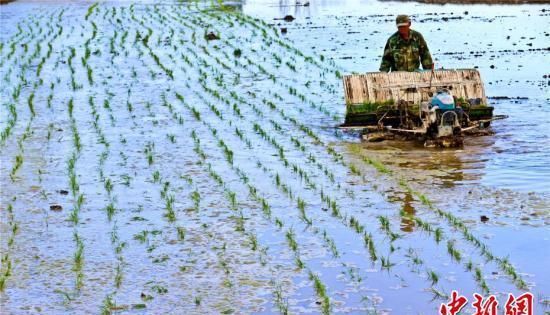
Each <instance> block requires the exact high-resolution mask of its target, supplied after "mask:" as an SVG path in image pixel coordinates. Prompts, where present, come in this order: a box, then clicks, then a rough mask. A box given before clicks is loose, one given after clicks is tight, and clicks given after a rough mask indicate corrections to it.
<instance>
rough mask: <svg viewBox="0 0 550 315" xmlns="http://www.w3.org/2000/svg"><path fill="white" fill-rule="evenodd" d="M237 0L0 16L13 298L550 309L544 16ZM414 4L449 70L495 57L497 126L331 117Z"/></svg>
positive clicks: (258, 308) (21, 4) (7, 284)
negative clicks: (383, 131) (373, 136)
mask: <svg viewBox="0 0 550 315" xmlns="http://www.w3.org/2000/svg"><path fill="white" fill-rule="evenodd" d="M231 7H232V8H233V9H223V10H222V9H220V8H219V7H215V8H212V7H211V6H210V4H209V3H208V4H201V3H179V2H163V3H160V4H159V3H157V4H155V3H143V2H136V3H133V2H102V3H99V4H93V3H91V2H84V1H83V2H75V3H72V2H71V3H63V2H48V3H39V2H26V1H16V2H14V3H10V4H8V5H5V6H2V7H0V16H1V19H2V27H1V31H0V38H1V46H0V57H1V59H0V69H1V73H0V75H1V78H0V80H1V81H2V84H1V85H0V93H1V94H0V95H1V104H0V129H1V139H0V140H1V142H0V150H1V165H0V176H1V193H0V196H1V202H0V211H1V212H0V213H1V215H2V216H1V220H0V251H1V256H2V257H1V258H2V259H1V268H0V290H1V300H0V308H1V311H2V313H7V314H27V313H44V314H61V313H78V314H80V313H82V314H88V313H103V314H110V313H113V314H134V313H136V314H145V313H151V314H162V313H170V314H220V313H222V314H232V313H235V314H252V313H254V314H257V313H259V314H272V313H283V314H287V313H291V314H298V313H311V314H317V313H324V314H330V313H349V314H365V313H367V314H368V313H371V314H435V313H437V311H438V310H439V306H440V304H441V303H446V302H447V301H448V300H449V297H450V295H451V291H452V290H457V291H458V292H459V293H460V294H461V295H464V296H466V297H468V298H469V299H470V301H473V297H472V295H473V294H474V293H476V292H477V293H480V294H482V295H484V296H488V295H490V294H493V295H495V296H496V298H497V299H498V301H499V302H500V304H499V310H502V309H503V306H504V304H505V302H506V299H507V297H508V293H512V294H514V295H515V296H517V295H520V294H522V293H524V292H532V293H533V295H534V303H535V310H536V312H535V313H536V314H544V312H545V311H548V310H549V304H550V297H549V296H548V292H549V289H550V281H549V280H550V277H549V274H548V271H547V269H548V268H547V266H548V265H549V264H550V257H549V255H548V252H549V250H550V244H549V242H550V240H549V238H548V229H549V228H548V225H549V223H550V216H549V214H550V213H549V209H550V199H549V197H550V184H549V183H550V182H549V181H548V178H549V177H550V164H549V163H548V161H549V160H550V159H549V152H550V151H549V150H548V147H549V145H550V140H549V136H548V132H547V130H548V121H549V119H550V109H549V98H550V95H549V80H550V79H549V75H550V73H549V72H548V67H547V66H546V65H547V64H548V58H549V47H548V46H549V37H548V36H549V31H548V27H547V26H548V21H549V14H550V12H549V11H548V7H545V6H543V5H518V6H504V5H495V6H487V5H467V6H466V5H464V6H461V5H452V6H451V5H446V6H440V5H426V4H418V3H401V2H399V3H398V2H395V3H393V2H371V1H338V2H336V1H334V2H332V1H329V2H311V3H310V4H309V5H308V6H296V5H295V4H294V3H285V2H264V1H252V2H247V3H244V4H238V5H232V6H231ZM400 13H408V14H410V15H411V16H412V17H413V26H412V27H413V29H416V30H418V31H420V32H422V33H423V34H424V37H425V38H426V40H427V42H428V45H429V46H430V49H431V51H432V54H433V56H434V58H435V60H436V65H437V67H445V68H470V67H477V68H478V69H479V70H480V72H481V75H482V78H483V79H484V82H485V86H486V93H487V95H488V96H489V97H492V98H491V99H490V102H491V104H492V105H494V106H495V111H496V113H497V114H506V115H509V118H508V119H506V120H501V121H496V122H494V123H493V126H492V130H493V131H494V135H491V136H482V137H472V138H467V139H466V141H465V145H464V148H461V149H453V150H435V149H425V148H423V147H421V146H418V145H415V144H413V143H404V142H403V143H400V142H383V143H376V144H372V143H369V144H366V143H362V142H361V141H360V140H359V137H358V136H357V135H355V134H350V133H344V132H342V131H341V130H339V129H337V128H336V126H337V125H338V124H340V123H342V122H343V119H344V115H345V105H344V101H343V91H342V83H341V76H342V75H343V74H346V73H351V72H367V71H376V70H377V69H378V66H379V60H380V55H381V53H382V48H383V45H384V44H385V40H386V39H387V37H388V36H389V35H391V33H393V32H394V17H395V15H396V14H400ZM289 14H290V15H293V16H294V17H295V18H296V19H295V20H294V21H292V22H284V21H283V20H280V18H283V17H284V16H285V15H289ZM545 25H546V26H545ZM281 28H286V33H285V34H282V32H281ZM545 66H546V67H545ZM466 312H468V313H473V309H472V308H471V306H468V307H467V308H466Z"/></svg>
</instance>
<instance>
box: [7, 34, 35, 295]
mask: <svg viewBox="0 0 550 315" xmlns="http://www.w3.org/2000/svg"><path fill="white" fill-rule="evenodd" d="M36 47H37V49H36V50H35V52H34V53H33V54H32V55H31V57H30V58H29V59H28V61H27V63H26V64H24V65H23V67H22V70H21V73H22V75H23V73H24V72H25V71H26V69H27V67H28V66H27V65H28V64H30V62H31V61H32V60H33V59H36V58H37V57H38V56H39V53H40V45H39V44H37V45H36ZM25 81H26V80H25V79H22V82H25ZM37 87H38V84H36V83H35V84H34V85H33V88H34V90H36V88H37ZM34 90H33V91H32V92H31V93H30V95H29V98H28V101H27V103H28V106H29V111H30V113H31V117H30V120H29V122H28V124H27V127H26V129H25V131H24V133H23V134H22V135H21V137H20V138H19V139H18V141H17V143H18V147H19V153H18V154H17V155H16V157H15V163H14V165H13V167H12V170H11V172H10V178H11V180H12V181H14V180H15V174H16V173H17V171H18V170H19V169H20V168H21V166H22V164H23V142H24V141H25V140H26V139H27V138H28V137H30V136H31V135H32V133H33V131H32V129H31V124H32V122H33V120H34V117H35V115H36V113H35V110H34V93H35V92H34ZM20 91H21V84H20V85H19V87H18V88H16V92H15V94H16V95H13V97H14V100H17V99H18V97H19V94H20ZM8 109H9V112H10V118H9V119H8V122H7V125H6V128H5V129H4V130H3V131H2V144H4V143H5V141H6V140H7V138H8V137H9V135H10V134H11V130H12V128H13V127H14V126H15V123H16V121H17V110H16V108H15V106H14V105H13V104H10V105H8ZM15 200H16V199H15V197H14V198H13V201H15ZM6 212H7V219H8V222H7V223H8V225H9V233H10V234H9V237H8V238H7V249H8V250H7V251H6V252H4V253H3V254H2V257H1V264H0V265H1V268H0V291H4V289H5V287H6V281H7V279H8V278H9V277H10V276H11V274H12V260H11V258H10V255H9V249H10V248H12V246H13V245H14V242H15V235H16V233H17V232H18V230H19V226H18V224H17V222H16V221H15V216H14V211H13V204H12V203H9V204H8V205H7V208H6Z"/></svg>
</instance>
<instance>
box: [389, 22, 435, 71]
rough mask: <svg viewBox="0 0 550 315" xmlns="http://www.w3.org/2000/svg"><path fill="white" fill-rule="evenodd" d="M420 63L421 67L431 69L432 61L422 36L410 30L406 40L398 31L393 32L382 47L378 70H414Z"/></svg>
mask: <svg viewBox="0 0 550 315" xmlns="http://www.w3.org/2000/svg"><path fill="white" fill-rule="evenodd" d="M420 63H422V68H423V69H431V67H432V63H433V62H432V56H431V55H430V51H429V50H428V45H427V44H426V41H425V40H424V37H422V35H421V34H420V33H419V32H417V31H413V30H411V33H410V35H409V40H408V41H406V40H404V39H403V38H401V36H400V35H399V32H395V34H393V35H392V36H390V38H389V39H388V42H387V43H386V47H385V48H384V55H383V56H382V63H381V64H380V71H384V72H389V71H390V70H391V71H415V70H418V69H419V68H420Z"/></svg>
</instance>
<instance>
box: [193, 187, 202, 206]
mask: <svg viewBox="0 0 550 315" xmlns="http://www.w3.org/2000/svg"><path fill="white" fill-rule="evenodd" d="M191 200H192V201H193V209H195V211H199V206H200V202H201V195H200V194H199V192H198V191H197V190H194V191H193V192H192V193H191Z"/></svg>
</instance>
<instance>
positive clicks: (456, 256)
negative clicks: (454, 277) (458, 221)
mask: <svg viewBox="0 0 550 315" xmlns="http://www.w3.org/2000/svg"><path fill="white" fill-rule="evenodd" d="M447 252H448V253H449V255H451V257H452V258H453V259H454V260H455V261H457V262H459V261H460V259H461V258H462V255H461V254H460V251H458V250H457V249H456V248H455V242H454V241H453V240H449V241H447Z"/></svg>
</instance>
